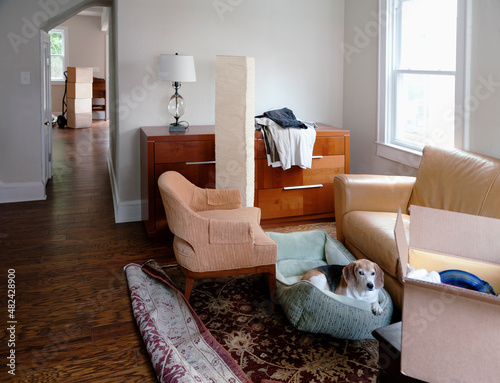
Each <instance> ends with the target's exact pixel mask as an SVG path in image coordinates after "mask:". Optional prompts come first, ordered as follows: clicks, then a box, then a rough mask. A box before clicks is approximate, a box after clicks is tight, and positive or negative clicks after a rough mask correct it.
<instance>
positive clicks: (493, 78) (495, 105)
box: [465, 0, 500, 158]
mask: <svg viewBox="0 0 500 383" xmlns="http://www.w3.org/2000/svg"><path fill="white" fill-rule="evenodd" d="M471 4H472V6H473V7H472V20H473V22H474V24H473V33H472V49H471V57H472V67H471V86H470V94H469V98H468V100H467V102H466V104H465V105H466V112H467V111H468V112H469V113H470V135H469V137H468V138H469V144H468V148H467V149H469V150H471V151H473V152H477V153H483V154H486V155H490V156H493V157H497V158H500V1H498V0H487V1H472V2H471Z"/></svg>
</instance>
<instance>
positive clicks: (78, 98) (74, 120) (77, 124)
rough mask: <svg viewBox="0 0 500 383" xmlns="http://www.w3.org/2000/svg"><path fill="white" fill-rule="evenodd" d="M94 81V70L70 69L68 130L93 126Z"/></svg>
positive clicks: (67, 100) (83, 68)
mask: <svg viewBox="0 0 500 383" xmlns="http://www.w3.org/2000/svg"><path fill="white" fill-rule="evenodd" d="M92 79H93V68H91V67H68V84H67V93H66V103H67V106H68V128H74V129H78V128H89V127H90V126H91V125H92Z"/></svg>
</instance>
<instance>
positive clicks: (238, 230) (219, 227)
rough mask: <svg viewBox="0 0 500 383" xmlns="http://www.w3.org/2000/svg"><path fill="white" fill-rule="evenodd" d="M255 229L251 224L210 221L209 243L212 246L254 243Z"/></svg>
mask: <svg viewBox="0 0 500 383" xmlns="http://www.w3.org/2000/svg"><path fill="white" fill-rule="evenodd" d="M253 240H254V238H253V228H252V224H251V223H250V222H245V221H240V222H235V221H224V220H220V219H210V224H209V242H210V244H211V245H213V244H217V245H230V244H242V243H253Z"/></svg>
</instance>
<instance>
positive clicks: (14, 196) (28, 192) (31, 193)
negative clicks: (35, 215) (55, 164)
mask: <svg viewBox="0 0 500 383" xmlns="http://www.w3.org/2000/svg"><path fill="white" fill-rule="evenodd" d="M46 199H47V194H46V192H45V185H44V183H43V182H16V183H3V182H2V181H0V203H13V202H28V201H43V200H46Z"/></svg>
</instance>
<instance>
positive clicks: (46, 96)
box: [41, 31, 52, 186]
mask: <svg viewBox="0 0 500 383" xmlns="http://www.w3.org/2000/svg"><path fill="white" fill-rule="evenodd" d="M41 48H42V55H41V58H42V60H41V70H42V116H43V119H42V128H41V129H42V180H43V182H44V184H45V186H47V182H48V181H49V179H51V178H52V96H51V81H50V36H49V34H48V33H47V32H45V31H41Z"/></svg>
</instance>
